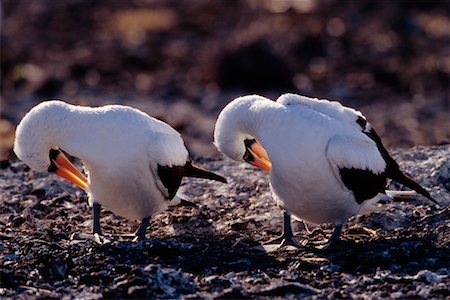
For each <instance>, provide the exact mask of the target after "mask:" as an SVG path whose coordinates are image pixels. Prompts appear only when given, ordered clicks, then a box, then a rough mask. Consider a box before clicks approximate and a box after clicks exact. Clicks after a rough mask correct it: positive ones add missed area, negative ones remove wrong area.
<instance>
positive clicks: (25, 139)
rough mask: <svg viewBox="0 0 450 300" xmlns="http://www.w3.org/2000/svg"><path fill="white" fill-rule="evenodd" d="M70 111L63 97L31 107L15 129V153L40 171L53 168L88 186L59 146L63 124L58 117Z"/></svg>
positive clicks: (77, 182)
mask: <svg viewBox="0 0 450 300" xmlns="http://www.w3.org/2000/svg"><path fill="white" fill-rule="evenodd" d="M68 113H70V109H69V105H68V104H66V103H64V102H62V101H46V102H42V103H41V104H38V105H37V106H35V107H34V108H33V109H31V110H30V111H29V112H28V113H27V114H26V115H25V116H24V118H23V119H22V121H20V123H19V125H18V126H17V129H16V137H15V141H14V153H15V154H16V155H17V157H18V158H19V159H20V160H22V161H23V162H24V163H26V164H27V165H28V166H30V167H31V168H32V169H34V170H36V171H38V172H47V171H48V172H53V173H55V174H56V175H58V176H61V177H63V178H65V179H67V180H69V181H71V182H72V183H74V184H75V185H77V186H78V187H80V188H82V189H84V190H85V189H87V186H88V183H87V182H88V180H87V178H86V177H85V176H84V175H83V174H82V173H81V172H80V171H79V170H78V169H77V168H76V167H75V166H74V165H73V164H72V162H71V161H70V160H69V159H68V158H67V156H66V155H64V153H63V152H62V151H61V150H60V149H59V146H58V144H57V143H56V141H57V140H58V138H57V136H58V135H60V134H61V131H62V130H63V129H62V128H58V127H57V126H58V125H59V124H58V122H55V120H57V119H61V118H64V116H65V115H66V114H68Z"/></svg>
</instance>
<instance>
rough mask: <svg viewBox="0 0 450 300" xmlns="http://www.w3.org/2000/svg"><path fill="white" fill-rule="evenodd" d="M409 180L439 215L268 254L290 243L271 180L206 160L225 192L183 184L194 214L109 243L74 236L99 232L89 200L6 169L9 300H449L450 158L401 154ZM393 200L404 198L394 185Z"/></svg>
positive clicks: (8, 164)
mask: <svg viewBox="0 0 450 300" xmlns="http://www.w3.org/2000/svg"><path fill="white" fill-rule="evenodd" d="M393 155H394V157H395V158H396V159H397V160H398V161H399V163H400V165H401V166H402V168H403V169H404V170H406V171H407V172H408V173H409V174H411V175H412V176H413V177H414V178H415V179H417V180H418V181H419V182H420V183H421V184H422V185H423V186H424V187H426V188H427V189H428V190H429V191H430V192H431V194H432V195H433V197H435V198H436V199H437V200H438V201H439V202H440V203H441V206H440V207H439V206H436V205H434V204H432V203H430V202H428V201H426V200H425V199H424V198H417V199H415V200H411V201H408V202H395V203H385V204H383V209H382V210H381V211H380V212H378V213H373V214H371V215H365V216H357V217H354V218H352V219H351V220H349V222H348V223H347V224H346V226H345V227H344V230H343V239H344V241H345V243H344V247H343V248H342V249H337V250H329V251H321V250H317V249H316V248H315V247H314V245H313V244H314V242H315V241H319V240H322V239H323V238H325V237H327V236H328V235H329V234H330V233H331V231H332V229H333V226H332V225H330V224H323V225H321V226H309V230H310V232H309V233H308V232H307V231H306V230H305V229H304V227H303V225H301V224H300V223H297V222H295V228H296V235H297V236H298V238H299V239H300V240H302V239H306V240H307V241H309V242H308V243H306V245H305V247H304V248H302V249H299V250H293V249H287V248H282V249H279V250H274V249H271V250H270V251H265V249H264V248H263V247H262V243H263V242H265V241H267V240H269V239H270V238H273V237H275V236H276V235H278V234H279V233H280V231H281V222H282V218H281V208H280V207H279V206H278V205H277V204H276V203H274V201H273V200H272V197H271V194H270V190H269V186H268V179H267V176H266V175H265V174H264V173H262V172H260V171H258V170H256V169H254V168H253V167H251V166H247V165H244V164H238V163H235V162H232V161H229V160H224V159H216V158H214V159H202V160H198V161H199V162H200V163H201V164H202V165H203V166H205V167H207V168H208V169H211V170H214V171H216V172H218V173H219V174H222V175H224V176H225V177H227V178H228V180H229V183H228V185H225V184H220V183H215V182H207V181H204V180H197V179H185V180H184V185H183V187H182V188H183V190H184V193H185V194H186V195H188V196H189V197H190V198H191V200H192V201H193V202H195V203H196V205H197V206H196V207H186V206H184V207H173V208H170V209H169V210H168V211H166V212H163V213H161V214H158V215H156V216H154V217H153V218H152V222H151V226H150V228H149V230H148V233H147V239H146V240H145V241H142V242H138V243H133V242H131V239H129V238H127V237H126V236H123V235H124V234H128V233H131V232H132V231H133V230H135V229H136V227H137V225H138V224H137V223H136V222H132V221H127V220H124V219H122V218H120V217H118V216H114V215H113V214H111V213H109V212H107V211H103V212H102V219H101V222H102V226H103V230H104V233H105V235H106V236H108V238H110V239H111V240H112V242H111V243H109V244H105V245H98V244H95V243H94V242H91V241H83V242H80V241H76V240H73V239H72V238H71V236H72V235H73V234H75V233H78V232H84V233H88V232H90V230H91V215H90V209H89V207H88V205H87V201H86V196H85V194H84V193H83V192H81V191H80V190H78V189H76V188H75V187H73V186H72V185H70V184H69V183H66V182H63V181H61V180H60V179H59V178H56V177H55V176H53V175H48V174H38V173H36V172H34V171H32V170H30V169H29V168H28V167H26V166H25V165H24V164H22V163H21V162H18V161H15V160H10V161H2V162H1V163H0V168H1V172H0V179H1V180H0V190H1V194H0V232H1V233H0V235H1V239H0V240H1V242H0V253H1V256H0V259H1V271H0V272H1V274H0V275H1V277H0V279H1V281H0V286H1V288H0V297H12V298H29V297H39V298H40V297H45V298H62V297H75V298H83V299H84V298H89V299H93V298H100V297H104V298H144V297H151V298H194V297H200V298H214V297H220V298H254V297H258V298H286V297H290V298H294V297H305V298H307V299H314V298H327V297H328V298H331V299H333V298H343V297H352V298H362V299H370V298H374V297H375V298H427V299H429V298H445V297H449V295H450V294H449V288H450V277H449V275H450V274H449V272H450V265H449V262H448V257H449V254H450V253H449V243H450V223H449V216H450V210H449V205H448V204H449V202H450V195H449V191H450V162H449V157H450V146H449V145H443V146H435V147H414V148H411V149H408V150H400V149H395V150H393ZM390 188H391V189H397V188H399V187H398V186H397V185H395V184H391V185H390Z"/></svg>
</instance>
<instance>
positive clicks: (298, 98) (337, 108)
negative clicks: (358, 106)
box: [277, 94, 367, 130]
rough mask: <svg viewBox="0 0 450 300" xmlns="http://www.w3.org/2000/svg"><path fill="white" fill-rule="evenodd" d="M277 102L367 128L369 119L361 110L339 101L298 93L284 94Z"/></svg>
mask: <svg viewBox="0 0 450 300" xmlns="http://www.w3.org/2000/svg"><path fill="white" fill-rule="evenodd" d="M277 103H280V104H282V105H285V106H291V107H303V108H308V109H311V110H314V111H316V112H318V113H320V114H323V115H326V116H328V117H330V118H333V119H336V120H339V121H341V122H345V123H348V124H351V125H352V126H353V127H356V128H358V129H359V128H361V129H363V130H364V129H365V127H366V124H367V121H366V119H365V117H364V116H363V115H362V113H361V112H360V111H357V110H355V109H353V108H350V107H347V106H344V105H342V104H341V103H340V102H338V101H329V100H326V99H320V100H319V99H317V98H309V97H306V96H302V95H297V94H283V95H281V96H280V97H279V98H278V99H277Z"/></svg>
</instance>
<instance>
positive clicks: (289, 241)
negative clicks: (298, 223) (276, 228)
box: [264, 210, 300, 248]
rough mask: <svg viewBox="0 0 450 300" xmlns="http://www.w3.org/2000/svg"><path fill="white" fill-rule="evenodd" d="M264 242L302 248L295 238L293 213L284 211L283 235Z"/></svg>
mask: <svg viewBox="0 0 450 300" xmlns="http://www.w3.org/2000/svg"><path fill="white" fill-rule="evenodd" d="M264 244H266V245H267V244H279V247H280V248H281V247H284V246H293V247H295V248H300V244H299V243H298V242H297V241H296V240H294V234H293V233H292V227H291V214H290V213H289V212H288V211H287V210H284V211H283V233H282V234H281V236H279V237H277V238H275V239H273V240H270V241H268V242H266V243H264Z"/></svg>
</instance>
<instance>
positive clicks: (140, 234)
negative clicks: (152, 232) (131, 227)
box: [133, 217, 150, 242]
mask: <svg viewBox="0 0 450 300" xmlns="http://www.w3.org/2000/svg"><path fill="white" fill-rule="evenodd" d="M149 223H150V218H149V217H147V218H143V219H142V222H141V224H140V225H139V228H138V229H137V230H136V232H135V233H134V235H135V236H136V237H135V238H134V239H133V242H137V241H142V240H144V239H145V231H146V230H147V227H148V224H149Z"/></svg>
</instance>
